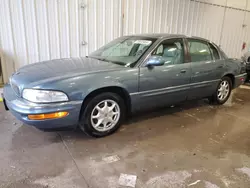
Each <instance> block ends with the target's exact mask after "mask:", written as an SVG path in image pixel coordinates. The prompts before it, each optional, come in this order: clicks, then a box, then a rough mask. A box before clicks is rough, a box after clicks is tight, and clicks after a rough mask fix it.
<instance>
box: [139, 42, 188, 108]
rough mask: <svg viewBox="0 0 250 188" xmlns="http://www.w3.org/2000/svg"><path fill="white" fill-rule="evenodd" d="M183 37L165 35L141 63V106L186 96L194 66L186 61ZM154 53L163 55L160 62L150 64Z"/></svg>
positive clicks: (178, 99)
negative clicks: (167, 37)
mask: <svg viewBox="0 0 250 188" xmlns="http://www.w3.org/2000/svg"><path fill="white" fill-rule="evenodd" d="M185 54H186V51H185V45H184V40H183V39H181V38H177V39H166V40H164V41H162V42H161V43H160V44H159V45H158V46H157V47H156V48H155V49H154V50H153V52H152V53H151V55H150V56H149V58H148V59H147V60H146V61H145V62H144V64H143V65H142V66H141V67H140V70H139V71H140V75H139V95H140V101H141V103H140V107H143V108H145V107H154V106H160V105H171V104H175V103H177V102H181V101H184V100H186V99H187V96H188V91H189V87H190V86H189V84H190V77H191V69H190V63H187V59H186V58H185V57H186V55H185ZM152 57H156V58H157V57H159V58H162V59H163V60H164V61H163V62H164V63H163V64H162V65H161V66H147V61H149V60H150V58H152Z"/></svg>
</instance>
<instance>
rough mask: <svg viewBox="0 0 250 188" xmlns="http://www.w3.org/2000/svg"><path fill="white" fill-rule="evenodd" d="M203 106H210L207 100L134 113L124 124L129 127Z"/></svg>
mask: <svg viewBox="0 0 250 188" xmlns="http://www.w3.org/2000/svg"><path fill="white" fill-rule="evenodd" d="M203 106H210V104H209V102H208V100H207V99H203V100H191V101H186V102H183V103H179V104H176V105H172V106H164V107H160V108H152V109H148V110H144V111H141V112H138V113H135V114H133V115H131V116H130V118H128V120H127V121H126V122H125V124H126V125H130V124H133V123H138V122H140V121H144V120H148V119H153V118H157V117H161V116H165V115H172V114H175V113H179V112H182V111H185V110H189V109H193V108H200V107H203Z"/></svg>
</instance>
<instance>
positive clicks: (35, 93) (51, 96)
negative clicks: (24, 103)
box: [23, 89, 69, 103]
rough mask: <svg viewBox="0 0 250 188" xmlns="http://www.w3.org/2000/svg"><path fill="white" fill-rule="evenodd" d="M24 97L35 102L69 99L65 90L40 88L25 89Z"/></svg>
mask: <svg viewBox="0 0 250 188" xmlns="http://www.w3.org/2000/svg"><path fill="white" fill-rule="evenodd" d="M23 98H24V99H26V100H28V101H31V102H35V103H50V102H62V101H68V100H69V99H68V97H67V95H66V94H65V93H63V92H60V91H49V90H38V89H24V90H23Z"/></svg>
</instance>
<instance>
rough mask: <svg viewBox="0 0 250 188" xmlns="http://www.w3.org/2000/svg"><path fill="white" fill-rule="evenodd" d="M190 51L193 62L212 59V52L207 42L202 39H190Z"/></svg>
mask: <svg viewBox="0 0 250 188" xmlns="http://www.w3.org/2000/svg"><path fill="white" fill-rule="evenodd" d="M188 47H189V53H190V57H191V61H192V62H200V61H211V60H212V54H211V52H210V50H209V46H208V44H207V43H206V42H203V41H200V40H192V39H189V40H188Z"/></svg>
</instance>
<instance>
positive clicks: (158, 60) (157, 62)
mask: <svg viewBox="0 0 250 188" xmlns="http://www.w3.org/2000/svg"><path fill="white" fill-rule="evenodd" d="M164 63H165V61H164V59H163V58H162V57H161V56H150V57H149V58H148V59H147V63H146V66H147V67H153V66H162V65H164Z"/></svg>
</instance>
